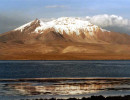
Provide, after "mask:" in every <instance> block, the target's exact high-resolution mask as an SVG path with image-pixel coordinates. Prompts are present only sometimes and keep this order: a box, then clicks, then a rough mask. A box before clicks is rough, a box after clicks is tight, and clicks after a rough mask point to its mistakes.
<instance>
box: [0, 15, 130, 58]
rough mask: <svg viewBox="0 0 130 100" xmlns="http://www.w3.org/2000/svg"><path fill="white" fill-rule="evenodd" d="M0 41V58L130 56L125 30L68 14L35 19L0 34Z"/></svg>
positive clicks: (129, 45)
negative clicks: (48, 18)
mask: <svg viewBox="0 0 130 100" xmlns="http://www.w3.org/2000/svg"><path fill="white" fill-rule="evenodd" d="M0 45H1V47H0V56H1V57H0V59H2V58H5V59H7V58H8V59H9V58H10V57H11V58H13V59H34V57H35V58H37V59H43V60H44V59H50V60H51V59H58V60H60V59H66V60H67V59H68V60H69V59H73V60H75V59H78V60H80V59H90V58H91V59H100V58H102V57H103V58H102V59H107V57H108V58H109V59H112V57H116V59H119V58H120V57H121V59H124V58H125V57H127V58H130V57H129V56H128V55H129V54H130V36H129V35H128V34H122V33H117V32H111V31H107V30H105V29H102V28H100V27H98V26H96V25H93V24H91V23H89V22H88V21H84V20H80V19H78V18H71V17H61V18H58V19H56V20H52V21H49V22H44V21H42V20H39V19H36V20H34V21H31V22H29V23H27V24H25V25H23V26H21V27H19V28H17V29H14V30H12V31H10V32H7V33H3V34H0ZM101 55H102V56H101ZM110 55H111V56H112V57H111V56H110ZM124 55H125V57H124ZM95 56H96V57H95ZM99 56H100V57H99ZM56 57H57V58H56ZM89 57H90V58H89ZM122 57H123V58H122ZM11 58H10V59H11Z"/></svg>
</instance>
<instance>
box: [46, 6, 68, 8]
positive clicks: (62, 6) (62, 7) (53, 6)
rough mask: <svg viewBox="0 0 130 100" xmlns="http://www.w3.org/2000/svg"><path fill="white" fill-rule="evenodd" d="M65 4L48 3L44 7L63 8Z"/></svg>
mask: <svg viewBox="0 0 130 100" xmlns="http://www.w3.org/2000/svg"><path fill="white" fill-rule="evenodd" d="M65 7H66V6H64V5H48V6H45V8H65Z"/></svg>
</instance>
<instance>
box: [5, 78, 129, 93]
mask: <svg viewBox="0 0 130 100" xmlns="http://www.w3.org/2000/svg"><path fill="white" fill-rule="evenodd" d="M129 83H130V82H129V80H84V81H67V80H65V81H57V82H17V83H10V84H6V87H8V88H9V89H11V90H13V91H15V92H17V93H19V94H22V95H43V94H44V95H81V94H88V93H96V92H99V91H109V90H116V91H117V90H123V89H126V90H129V89H130V86H129Z"/></svg>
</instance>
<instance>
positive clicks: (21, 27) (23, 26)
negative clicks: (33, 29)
mask: <svg viewBox="0 0 130 100" xmlns="http://www.w3.org/2000/svg"><path fill="white" fill-rule="evenodd" d="M32 22H33V21H31V22H29V23H27V24H24V25H22V26H20V27H18V28H16V29H14V31H18V30H20V31H21V32H22V31H23V30H24V28H25V27H27V26H30V25H31V23H32Z"/></svg>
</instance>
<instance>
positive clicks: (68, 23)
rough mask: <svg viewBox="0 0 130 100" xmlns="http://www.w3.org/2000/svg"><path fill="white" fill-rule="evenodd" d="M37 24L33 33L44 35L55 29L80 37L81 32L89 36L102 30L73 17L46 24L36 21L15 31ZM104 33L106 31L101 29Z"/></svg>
mask: <svg viewBox="0 0 130 100" xmlns="http://www.w3.org/2000/svg"><path fill="white" fill-rule="evenodd" d="M33 22H35V24H36V23H38V24H39V25H38V26H37V27H36V28H35V30H34V31H33V33H34V32H36V33H40V34H42V33H44V30H47V29H51V28H53V29H55V31H56V32H59V33H61V34H63V32H65V33H66V34H68V35H69V34H73V33H75V34H76V35H80V32H81V31H82V32H83V33H89V35H91V36H92V35H94V32H96V31H97V30H98V29H101V28H100V27H98V26H96V25H93V24H91V23H90V22H88V21H84V20H81V19H79V18H72V17H61V18H58V19H55V20H52V21H48V22H44V21H42V20H38V19H36V20H35V21H32V22H29V23H27V24H25V25H23V26H21V27H19V28H17V29H15V30H20V31H21V32H22V31H23V30H24V29H25V28H26V27H29V26H31V24H32V23H33ZM101 30H102V31H106V30H103V29H101Z"/></svg>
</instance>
